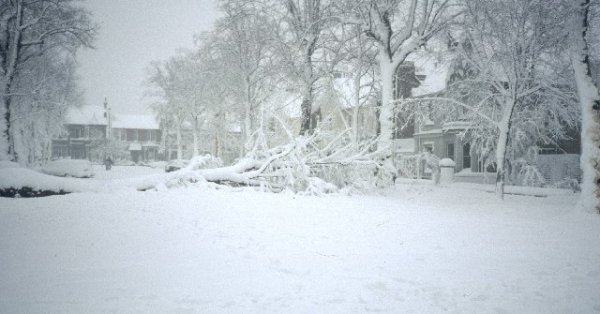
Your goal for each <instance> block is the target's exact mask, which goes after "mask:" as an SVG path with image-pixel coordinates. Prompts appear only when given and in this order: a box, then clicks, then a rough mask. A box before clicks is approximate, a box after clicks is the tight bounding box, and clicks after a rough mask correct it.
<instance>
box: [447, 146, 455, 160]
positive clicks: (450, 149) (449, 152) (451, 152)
mask: <svg viewBox="0 0 600 314" xmlns="http://www.w3.org/2000/svg"><path fill="white" fill-rule="evenodd" d="M446 157H448V158H450V159H452V160H454V143H448V146H447V147H446Z"/></svg>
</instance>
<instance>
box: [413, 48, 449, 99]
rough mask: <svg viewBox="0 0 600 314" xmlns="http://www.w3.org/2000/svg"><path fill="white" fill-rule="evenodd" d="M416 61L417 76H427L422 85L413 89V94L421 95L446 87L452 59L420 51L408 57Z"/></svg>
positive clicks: (437, 91)
mask: <svg viewBox="0 0 600 314" xmlns="http://www.w3.org/2000/svg"><path fill="white" fill-rule="evenodd" d="M408 60H409V61H413V62H414V63H415V74H416V75H417V77H422V76H425V78H424V79H423V80H422V81H421V85H419V87H417V88H413V89H412V96H413V97H419V96H425V95H431V94H435V93H439V92H441V91H443V90H444V89H446V87H447V81H448V74H449V72H450V65H451V62H450V60H445V59H440V58H437V57H435V56H433V55H431V54H429V53H426V52H422V51H418V52H416V53H414V54H413V55H411V56H410V57H409V58H408Z"/></svg>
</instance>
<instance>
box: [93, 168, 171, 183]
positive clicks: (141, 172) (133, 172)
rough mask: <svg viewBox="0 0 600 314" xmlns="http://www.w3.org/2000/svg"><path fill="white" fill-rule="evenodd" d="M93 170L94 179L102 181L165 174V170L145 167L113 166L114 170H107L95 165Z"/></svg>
mask: <svg viewBox="0 0 600 314" xmlns="http://www.w3.org/2000/svg"><path fill="white" fill-rule="evenodd" d="M93 169H94V178H95V179H100V180H111V179H127V178H135V177H142V176H145V175H150V174H157V173H164V172H165V170H164V169H163V168H151V167H143V166H115V165H113V166H112V169H110V170H106V168H105V167H104V165H93Z"/></svg>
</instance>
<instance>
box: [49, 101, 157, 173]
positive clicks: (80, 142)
mask: <svg viewBox="0 0 600 314" xmlns="http://www.w3.org/2000/svg"><path fill="white" fill-rule="evenodd" d="M110 111H111V110H110V107H107V106H106V107H101V106H80V107H71V108H69V109H68V110H67V112H66V114H65V119H64V122H63V128H64V132H63V133H62V134H61V136H59V138H56V139H53V140H52V157H53V158H55V159H56V158H72V159H88V160H93V161H101V160H103V159H104V158H105V156H106V155H107V154H110V155H113V157H114V158H116V159H125V160H130V161H133V162H139V161H148V160H156V159H158V156H157V154H158V147H159V143H160V138H161V130H160V128H159V125H158V123H157V122H156V120H155V118H154V116H152V115H143V114H127V115H126V114H114V113H111V112H110Z"/></svg>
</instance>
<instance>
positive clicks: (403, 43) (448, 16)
mask: <svg viewBox="0 0 600 314" xmlns="http://www.w3.org/2000/svg"><path fill="white" fill-rule="evenodd" d="M345 5H346V7H345V10H344V11H345V12H346V14H345V15H344V17H343V19H342V20H343V21H344V22H346V23H353V24H357V25H360V27H361V28H362V30H363V32H364V33H365V34H366V35H367V36H368V37H369V38H370V39H371V40H372V41H373V42H374V43H375V45H376V46H377V49H378V61H379V72H380V73H379V74H380V79H381V109H380V112H379V122H380V125H381V136H380V140H379V143H378V150H380V151H381V152H384V153H385V154H386V155H389V150H390V149H391V147H392V139H393V134H394V129H395V126H394V112H395V110H394V107H395V105H396V104H395V103H394V102H393V100H394V99H393V98H394V86H393V82H394V75H395V73H396V70H397V69H398V67H399V65H400V64H401V63H402V62H404V61H405V60H406V58H407V57H408V56H409V55H411V54H412V53H413V52H415V51H416V50H417V49H418V48H419V47H421V46H423V45H425V44H427V42H428V41H429V40H430V39H431V38H432V37H433V36H435V35H436V34H437V33H439V32H440V31H442V30H444V29H445V28H446V27H447V26H448V25H449V23H450V22H452V21H453V20H454V18H455V17H456V16H458V15H460V14H461V8H460V7H458V6H455V5H454V1H449V0H384V1H365V0H356V1H349V2H347V3H345Z"/></svg>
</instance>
